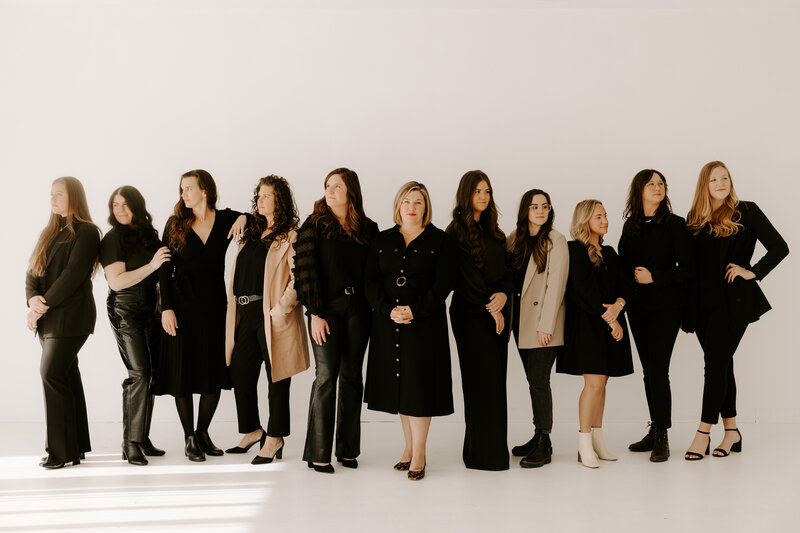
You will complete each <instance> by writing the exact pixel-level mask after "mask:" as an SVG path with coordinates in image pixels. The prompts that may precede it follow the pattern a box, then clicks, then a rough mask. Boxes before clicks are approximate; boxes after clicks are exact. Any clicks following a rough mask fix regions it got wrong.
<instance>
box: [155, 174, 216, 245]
mask: <svg viewBox="0 0 800 533" xmlns="http://www.w3.org/2000/svg"><path fill="white" fill-rule="evenodd" d="M183 178H197V185H198V187H200V189H201V190H203V191H205V193H206V206H208V208H209V209H216V207H217V184H216V183H214V178H212V177H211V174H209V173H208V172H206V171H205V170H202V169H197V170H190V171H189V172H187V173H185V174H183V175H182V176H181V181H183ZM182 192H183V191H182V190H181V186H180V183H179V184H178V195H179V196H181V197H180V198H178V203H176V204H175V208H174V210H173V214H172V216H171V217H169V220H168V221H167V222H168V224H167V227H168V235H167V237H168V242H169V247H170V248H172V250H174V251H175V252H177V253H180V252H181V250H183V247H184V246H186V236H187V235H189V230H190V229H192V223H194V219H195V216H194V211H192V210H191V209H189V208H188V207H186V205H185V204H184V203H183V198H182Z"/></svg>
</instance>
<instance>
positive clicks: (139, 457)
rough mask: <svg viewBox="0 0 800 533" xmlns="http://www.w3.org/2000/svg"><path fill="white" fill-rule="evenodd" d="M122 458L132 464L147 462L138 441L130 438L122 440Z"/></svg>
mask: <svg viewBox="0 0 800 533" xmlns="http://www.w3.org/2000/svg"><path fill="white" fill-rule="evenodd" d="M122 458H123V459H125V460H126V461H128V462H129V463H130V464H132V465H139V466H144V465H146V464H147V459H145V457H144V454H143V453H142V449H141V448H139V443H138V442H133V441H130V440H124V441H122Z"/></svg>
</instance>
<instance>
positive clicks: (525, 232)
mask: <svg viewBox="0 0 800 533" xmlns="http://www.w3.org/2000/svg"><path fill="white" fill-rule="evenodd" d="M537 194H541V195H542V196H544V197H545V198H547V205H549V206H550V211H549V212H548V214H547V220H546V221H545V223H544V224H542V227H541V229H539V233H537V234H536V235H531V234H530V231H529V229H528V224H529V222H528V220H529V213H530V205H531V202H532V201H533V197H534V196H536V195H537ZM555 217H556V212H555V211H554V210H553V204H552V202H551V201H550V195H549V194H547V193H546V192H544V191H543V190H541V189H531V190H529V191H528V192H526V193H525V194H523V195H522V199H521V200H520V201H519V212H518V213H517V231H516V233H515V234H514V243H513V244H512V246H511V266H512V268H513V269H514V270H519V269H522V268H525V260H526V258H527V257H528V255H532V256H533V262H534V263H535V264H536V270H537V271H538V272H544V269H545V266H547V254H548V253H550V248H551V247H552V246H553V243H552V241H551V240H550V230H551V229H553V220H554V219H555Z"/></svg>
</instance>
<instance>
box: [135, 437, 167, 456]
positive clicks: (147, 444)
mask: <svg viewBox="0 0 800 533" xmlns="http://www.w3.org/2000/svg"><path fill="white" fill-rule="evenodd" d="M139 448H141V449H142V453H143V454H145V455H147V456H149V457H161V456H162V455H165V454H166V453H167V452H165V451H164V450H160V449H158V448H156V447H155V446H154V445H153V442H152V441H151V440H150V437H147V438H146V439H144V442H140V443H139Z"/></svg>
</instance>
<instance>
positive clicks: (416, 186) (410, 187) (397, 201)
mask: <svg viewBox="0 0 800 533" xmlns="http://www.w3.org/2000/svg"><path fill="white" fill-rule="evenodd" d="M414 191H418V192H419V193H420V194H421V195H422V198H423V199H424V200H425V214H424V215H423V216H422V227H423V228H424V227H425V226H427V225H428V224H430V223H431V219H432V218H433V213H432V212H431V211H432V209H431V197H430V196H429V195H428V189H426V188H425V185H423V184H421V183H420V182H418V181H409V182H408V183H405V184H403V186H402V187H400V190H399V191H397V194H396V195H395V197H394V223H395V224H402V223H403V219H402V218H401V217H400V206H401V205H403V200H405V198H406V196H408V194H409V193H411V192H414Z"/></svg>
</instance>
